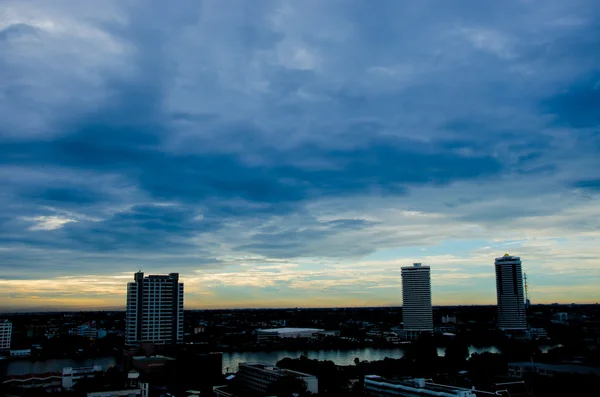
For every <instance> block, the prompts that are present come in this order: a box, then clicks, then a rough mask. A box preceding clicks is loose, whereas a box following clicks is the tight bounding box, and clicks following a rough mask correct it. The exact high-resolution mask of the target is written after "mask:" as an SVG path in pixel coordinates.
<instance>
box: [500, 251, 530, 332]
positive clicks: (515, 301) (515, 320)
mask: <svg viewBox="0 0 600 397" xmlns="http://www.w3.org/2000/svg"><path fill="white" fill-rule="evenodd" d="M495 266H496V295H497V297H498V328H500V329H501V330H507V331H510V330H526V329H527V316H526V312H525V296H524V294H523V274H522V272H521V258H519V257H518V256H510V255H508V254H506V255H504V256H503V257H500V258H496V262H495Z"/></svg>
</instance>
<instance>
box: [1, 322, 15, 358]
mask: <svg viewBox="0 0 600 397" xmlns="http://www.w3.org/2000/svg"><path fill="white" fill-rule="evenodd" d="M11 339H12V323H11V322H10V321H9V320H0V352H7V351H10V341H11Z"/></svg>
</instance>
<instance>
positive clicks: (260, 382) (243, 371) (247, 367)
mask: <svg viewBox="0 0 600 397" xmlns="http://www.w3.org/2000/svg"><path fill="white" fill-rule="evenodd" d="M285 376H293V377H295V378H298V379H300V380H302V381H303V382H304V384H305V385H306V391H309V392H311V393H315V394H317V393H318V392H319V381H318V379H317V377H316V376H314V375H310V374H305V373H302V372H297V371H292V370H289V369H282V368H278V367H275V366H273V365H270V364H264V363H241V364H240V365H239V371H238V374H237V379H238V381H239V384H240V386H241V387H242V388H244V389H248V390H251V391H255V392H259V393H266V392H267V391H268V389H269V387H270V386H271V385H272V384H274V383H275V382H277V381H278V380H279V379H281V378H282V377H285Z"/></svg>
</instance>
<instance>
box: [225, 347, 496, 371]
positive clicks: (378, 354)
mask: <svg viewBox="0 0 600 397" xmlns="http://www.w3.org/2000/svg"><path fill="white" fill-rule="evenodd" d="M445 350H446V349H445V348H443V347H439V348H438V349H437V353H438V356H443V355H444V351H445ZM483 352H490V353H500V350H498V348H496V347H495V346H487V347H480V348H477V347H475V346H470V347H469V354H473V353H483ZM302 355H304V356H306V357H308V358H310V359H316V360H329V361H333V362H334V363H335V364H337V365H354V359H355V358H356V357H358V358H359V359H360V360H361V361H364V360H367V361H378V360H383V359H384V358H386V357H389V358H401V357H402V356H404V349H402V348H393V349H380V348H374V347H367V348H364V349H353V350H307V351H288V350H278V351H273V352H242V353H236V352H234V353H223V373H227V372H235V371H237V370H238V365H239V363H244V362H264V363H273V364H275V363H276V362H277V361H279V360H281V359H283V358H286V357H291V358H298V357H300V356H302Z"/></svg>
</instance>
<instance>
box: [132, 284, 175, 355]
mask: <svg viewBox="0 0 600 397" xmlns="http://www.w3.org/2000/svg"><path fill="white" fill-rule="evenodd" d="M134 277H135V281H134V282H131V283H128V284H127V315H126V322H127V324H126V328H125V344H126V345H127V346H130V347H133V346H139V345H140V344H141V343H156V344H171V343H173V344H175V343H183V283H180V282H179V273H170V274H169V275H166V276H164V275H160V276H157V275H149V276H146V277H144V273H142V272H137V273H135V276H134Z"/></svg>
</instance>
